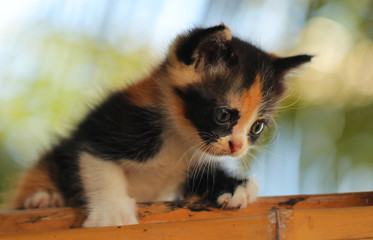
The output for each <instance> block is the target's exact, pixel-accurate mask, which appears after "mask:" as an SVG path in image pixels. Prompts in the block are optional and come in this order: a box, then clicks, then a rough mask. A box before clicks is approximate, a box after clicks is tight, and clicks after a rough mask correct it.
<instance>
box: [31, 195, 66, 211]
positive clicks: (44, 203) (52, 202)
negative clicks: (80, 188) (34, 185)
mask: <svg viewBox="0 0 373 240" xmlns="http://www.w3.org/2000/svg"><path fill="white" fill-rule="evenodd" d="M64 205H65V202H64V200H63V198H62V196H61V194H59V193H57V192H47V191H38V192H35V193H34V194H33V195H31V196H30V197H28V198H27V199H26V200H25V202H24V208H26V209H30V208H52V207H63V206H64Z"/></svg>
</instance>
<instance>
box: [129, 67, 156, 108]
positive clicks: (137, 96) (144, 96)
mask: <svg viewBox="0 0 373 240" xmlns="http://www.w3.org/2000/svg"><path fill="white" fill-rule="evenodd" d="M158 78H159V73H158V69H156V70H155V71H154V72H153V73H152V74H150V76H148V77H146V78H144V79H143V80H142V81H140V82H137V83H135V84H134V85H132V86H130V87H128V88H126V89H125V90H124V91H125V93H126V94H128V95H129V99H130V101H131V102H132V103H134V104H136V105H137V106H139V107H148V106H155V105H157V102H158V99H159V97H160V94H159V86H158V84H157V79H158Z"/></svg>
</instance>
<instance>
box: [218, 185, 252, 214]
mask: <svg viewBox="0 0 373 240" xmlns="http://www.w3.org/2000/svg"><path fill="white" fill-rule="evenodd" d="M257 194H258V186H257V185H256V183H255V182H254V180H253V179H249V180H248V181H247V182H246V183H245V184H241V185H239V186H237V187H236V190H235V191H234V193H233V196H232V194H230V193H224V194H222V195H220V196H219V197H218V200H217V203H218V204H219V205H220V206H222V208H240V209H244V208H246V207H247V205H248V204H251V203H253V202H255V200H256V195H257Z"/></svg>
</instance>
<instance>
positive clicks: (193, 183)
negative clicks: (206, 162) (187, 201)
mask: <svg viewBox="0 0 373 240" xmlns="http://www.w3.org/2000/svg"><path fill="white" fill-rule="evenodd" d="M195 171H197V172H195ZM246 181H247V179H237V178H233V177H230V176H228V175H227V174H226V173H225V172H224V171H223V170H221V169H219V168H216V169H213V170H212V171H211V170H210V171H207V170H206V169H204V168H201V169H192V170H191V171H190V175H189V176H188V179H187V182H186V187H185V196H188V195H190V194H197V195H198V196H201V197H203V198H204V199H207V200H209V201H216V200H217V198H218V197H219V196H220V195H222V194H224V193H230V194H232V195H233V193H234V191H235V190H236V188H237V186H238V185H241V184H243V183H245V182H246Z"/></svg>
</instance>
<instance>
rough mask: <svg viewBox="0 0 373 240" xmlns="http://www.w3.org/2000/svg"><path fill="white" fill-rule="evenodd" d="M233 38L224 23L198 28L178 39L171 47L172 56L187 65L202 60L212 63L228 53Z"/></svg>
mask: <svg viewBox="0 0 373 240" xmlns="http://www.w3.org/2000/svg"><path fill="white" fill-rule="evenodd" d="M231 40H232V35H231V33H230V30H229V28H227V27H226V26H225V25H224V24H221V25H218V26H215V27H210V28H197V29H194V30H192V31H190V32H189V33H187V34H185V35H181V36H179V37H178V38H177V39H176V41H175V43H174V44H173V47H172V48H171V52H170V55H171V56H170V58H171V60H177V61H178V62H180V63H183V64H185V65H187V66H189V65H192V64H193V63H196V64H197V65H198V64H199V63H202V62H203V63H204V64H212V63H214V62H215V61H217V60H218V59H219V58H220V57H222V56H225V55H227V54H226V52H227V51H228V49H229V46H228V45H229V42H230V41H231ZM175 58H176V59H175Z"/></svg>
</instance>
